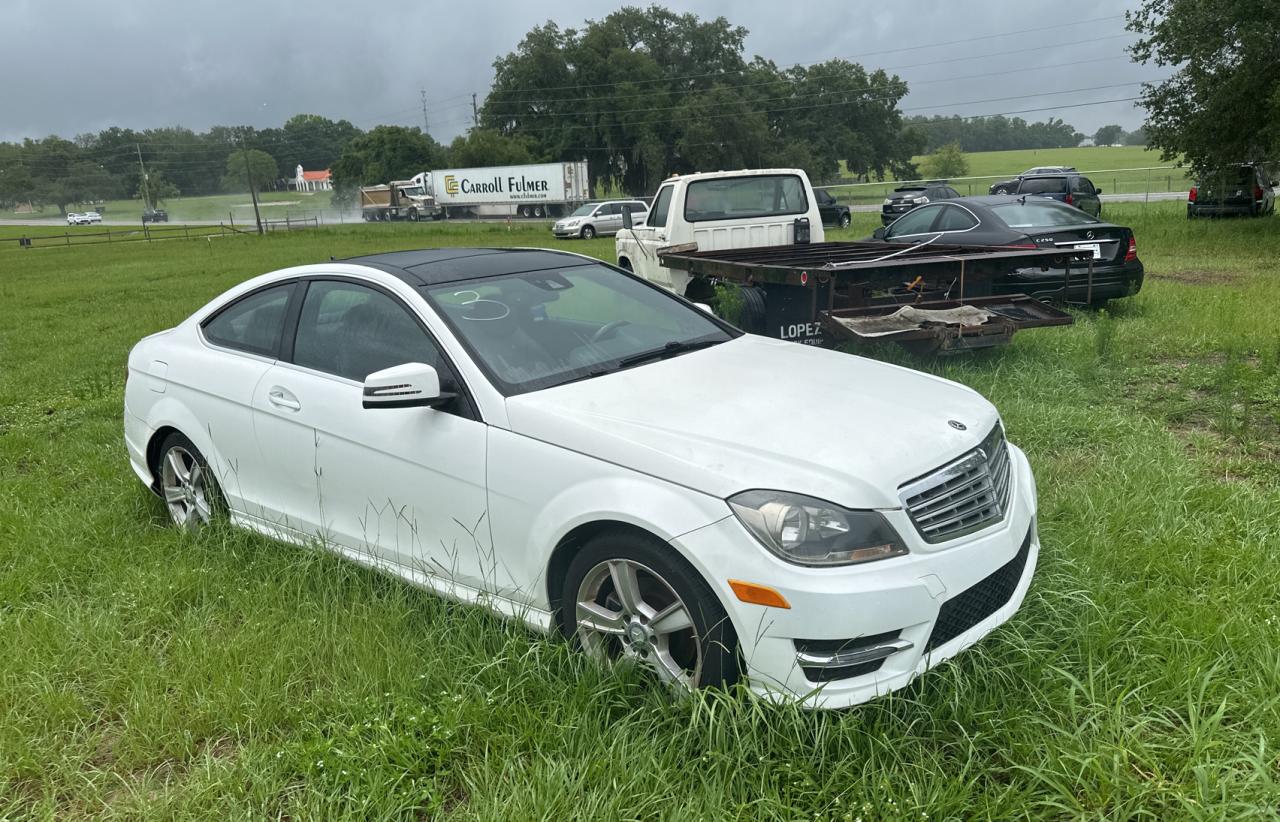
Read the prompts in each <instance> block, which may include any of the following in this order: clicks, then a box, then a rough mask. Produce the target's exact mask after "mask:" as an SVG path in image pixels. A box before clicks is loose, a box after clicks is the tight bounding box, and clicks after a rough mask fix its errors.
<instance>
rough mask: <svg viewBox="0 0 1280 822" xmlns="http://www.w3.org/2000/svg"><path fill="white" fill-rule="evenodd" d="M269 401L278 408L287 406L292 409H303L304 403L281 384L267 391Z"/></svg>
mask: <svg viewBox="0 0 1280 822" xmlns="http://www.w3.org/2000/svg"><path fill="white" fill-rule="evenodd" d="M267 402H269V403H271V404H272V405H274V406H275V407H277V408H287V409H288V410H290V411H301V410H302V403H300V402H298V398H297V397H295V396H294V395H293V394H292V393H290V392H288V391H286V390H285V389H283V388H280V387H279V386H277V387H275V388H272V389H271V390H270V391H268V392H267Z"/></svg>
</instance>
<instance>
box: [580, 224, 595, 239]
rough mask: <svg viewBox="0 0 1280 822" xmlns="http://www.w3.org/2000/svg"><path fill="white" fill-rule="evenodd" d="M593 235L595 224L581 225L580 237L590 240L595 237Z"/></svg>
mask: <svg viewBox="0 0 1280 822" xmlns="http://www.w3.org/2000/svg"><path fill="white" fill-rule="evenodd" d="M595 236H596V229H595V226H589V225H584V226H583V227H582V239H584V240H592V239H595Z"/></svg>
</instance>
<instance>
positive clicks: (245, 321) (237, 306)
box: [204, 283, 294, 357]
mask: <svg viewBox="0 0 1280 822" xmlns="http://www.w3.org/2000/svg"><path fill="white" fill-rule="evenodd" d="M293 288H294V284H293V283H288V284H286V285H277V286H273V287H271V288H265V289H263V290H262V291H255V292H254V293H252V294H250V295H249V296H247V297H241V298H240V299H239V300H237V301H235V302H234V303H232V304H231V305H229V306H227V307H226V308H224V309H222V310H221V311H219V312H218V313H217V314H215V315H214V316H213V318H212V319H210V320H206V321H205V323H204V336H205V339H207V340H208V341H209V342H211V343H213V344H214V345H221V346H225V347H227V348H235V349H237V350H240V351H249V352H251V353H254V354H261V355H263V356H265V357H274V356H276V352H277V351H279V349H280V333H281V332H282V331H283V330H284V314H285V308H286V307H287V306H288V305H289V295H291V294H292V293H293Z"/></svg>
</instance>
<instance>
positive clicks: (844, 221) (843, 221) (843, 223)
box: [840, 214, 853, 228]
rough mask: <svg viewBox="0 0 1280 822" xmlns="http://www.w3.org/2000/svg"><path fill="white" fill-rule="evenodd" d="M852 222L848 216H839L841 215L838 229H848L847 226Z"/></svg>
mask: <svg viewBox="0 0 1280 822" xmlns="http://www.w3.org/2000/svg"><path fill="white" fill-rule="evenodd" d="M852 222H853V218H852V217H850V216H849V215H848V214H841V215H840V227H841V228H848V227H849V224H850V223H852Z"/></svg>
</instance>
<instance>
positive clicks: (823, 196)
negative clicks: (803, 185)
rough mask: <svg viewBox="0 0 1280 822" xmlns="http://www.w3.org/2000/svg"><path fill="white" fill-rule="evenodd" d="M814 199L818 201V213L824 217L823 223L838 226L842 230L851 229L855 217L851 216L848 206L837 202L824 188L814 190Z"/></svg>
mask: <svg viewBox="0 0 1280 822" xmlns="http://www.w3.org/2000/svg"><path fill="white" fill-rule="evenodd" d="M813 198H814V199H815V200H817V201H818V213H819V214H821V215H822V222H824V223H826V224H827V225H837V226H840V227H841V228H848V227H849V223H850V222H852V221H853V217H852V216H851V215H850V214H849V207H848V206H847V205H845V204H843V203H841V202H839V201H837V200H836V198H835V197H832V196H831V195H830V194H829V193H827V190H826V189H823V188H815V189H814V190H813Z"/></svg>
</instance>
